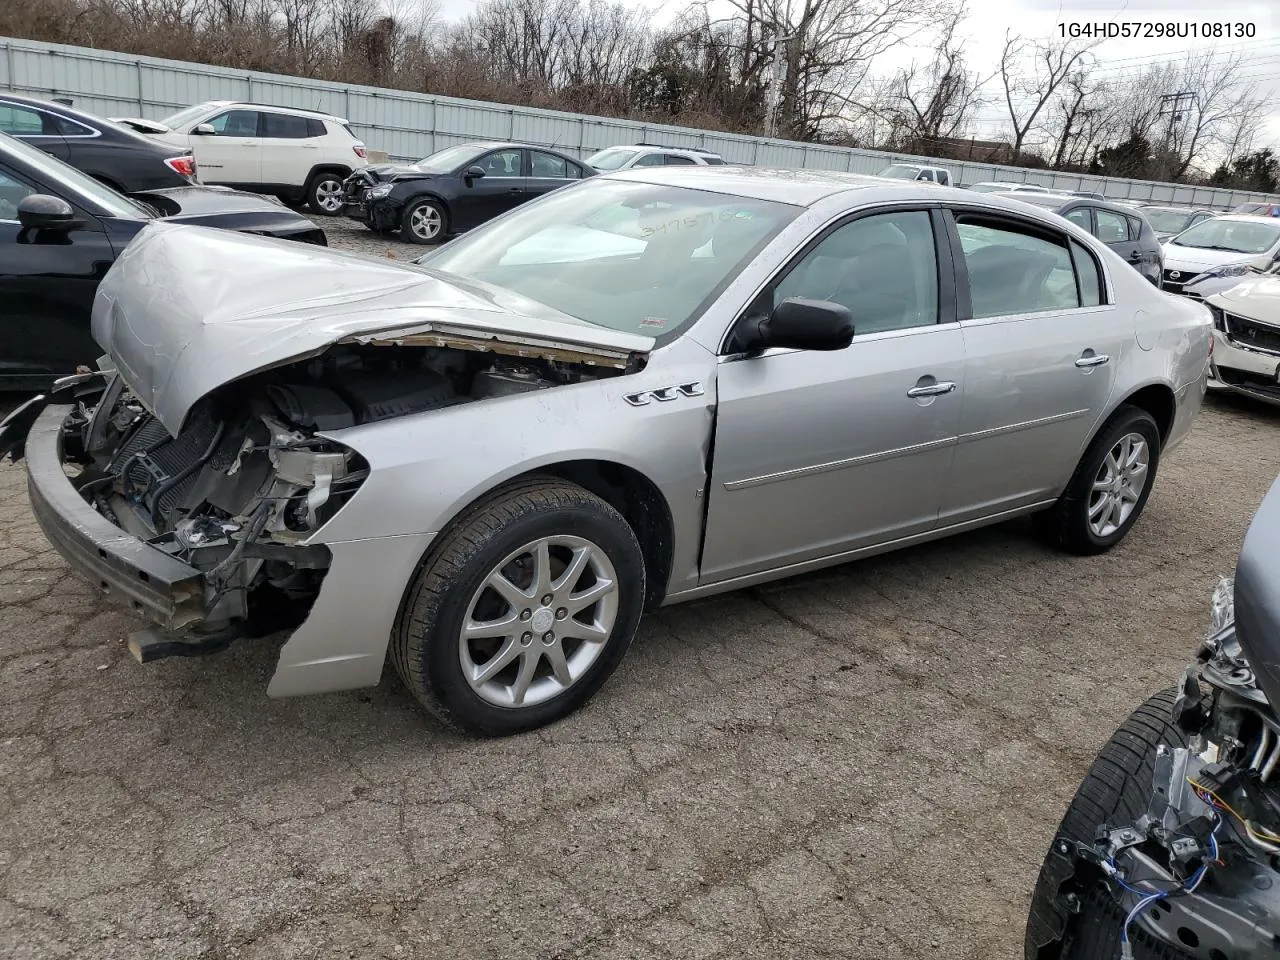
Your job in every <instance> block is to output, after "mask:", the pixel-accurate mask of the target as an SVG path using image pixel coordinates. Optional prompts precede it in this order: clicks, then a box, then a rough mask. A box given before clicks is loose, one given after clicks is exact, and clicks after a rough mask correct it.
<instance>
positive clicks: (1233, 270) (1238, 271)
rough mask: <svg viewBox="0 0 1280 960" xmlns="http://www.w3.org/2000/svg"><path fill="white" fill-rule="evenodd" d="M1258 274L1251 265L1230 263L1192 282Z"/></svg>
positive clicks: (1256, 269) (1208, 271) (1209, 271)
mask: <svg viewBox="0 0 1280 960" xmlns="http://www.w3.org/2000/svg"><path fill="white" fill-rule="evenodd" d="M1258 272H1259V271H1258V268H1257V267H1255V266H1254V265H1253V264H1251V263H1228V264H1225V265H1224V266H1221V267H1214V268H1213V269H1212V270H1206V271H1205V272H1204V273H1202V274H1200V275H1199V276H1198V277H1196V278H1195V280H1192V281H1191V282H1192V283H1195V282H1196V280H1208V279H1211V278H1222V277H1243V276H1247V275H1248V274H1250V273H1258Z"/></svg>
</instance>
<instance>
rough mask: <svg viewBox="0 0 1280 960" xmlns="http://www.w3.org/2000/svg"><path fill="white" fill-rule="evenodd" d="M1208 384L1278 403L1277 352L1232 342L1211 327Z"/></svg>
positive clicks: (1279, 358) (1279, 360) (1279, 368)
mask: <svg viewBox="0 0 1280 960" xmlns="http://www.w3.org/2000/svg"><path fill="white" fill-rule="evenodd" d="M1213 338H1214V344H1213V359H1212V361H1211V364H1210V372H1209V387H1210V388H1211V389H1215V390H1230V391H1232V392H1233V393H1239V394H1243V395H1245V396H1248V397H1252V398H1253V399H1255V400H1261V401H1263V402H1264V403H1274V404H1280V356H1277V355H1276V354H1273V353H1264V352H1262V351H1259V350H1253V349H1251V348H1249V347H1244V346H1240V345H1238V344H1236V343H1235V342H1233V341H1232V340H1231V339H1230V338H1228V337H1227V336H1226V335H1225V334H1224V333H1223V332H1222V331H1221V330H1216V329H1215V330H1214V331H1213Z"/></svg>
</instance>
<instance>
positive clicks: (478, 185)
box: [346, 141, 595, 243]
mask: <svg viewBox="0 0 1280 960" xmlns="http://www.w3.org/2000/svg"><path fill="white" fill-rule="evenodd" d="M594 174H595V171H594V170H592V169H591V168H590V167H588V166H587V165H586V164H584V163H580V162H579V161H577V160H574V159H572V158H571V157H567V156H565V155H564V154H563V153H557V152H556V151H554V150H548V149H546V148H544V147H530V146H526V145H525V144H521V143H496V142H489V141H486V142H480V143H462V144H458V145H457V146H454V147H447V148H446V149H444V150H440V151H438V152H436V153H433V154H432V155H431V156H429V157H427V158H426V159H424V160H419V161H418V162H417V163H413V164H409V165H407V166H396V165H393V164H379V165H376V166H369V167H364V168H363V169H361V170H357V171H356V172H355V173H353V174H352V175H351V176H350V177H348V178H347V181H346V198H347V204H346V212H347V216H349V217H351V218H353V219H355V220H359V221H361V222H362V223H364V224H366V225H367V226H368V227H369V228H370V229H371V230H377V231H379V232H381V233H390V232H392V231H399V233H400V236H401V238H402V239H404V240H406V241H408V242H409V243H439V242H440V241H441V240H443V239H444V238H445V237H446V236H448V235H449V234H451V233H461V232H462V231H463V230H470V229H471V228H472V227H476V226H479V225H480V224H482V223H484V222H485V221H486V220H492V219H493V218H494V217H496V216H498V214H500V213H506V212H507V211H508V210H510V209H511V208H512V207H516V206H519V205H520V204H522V203H524V202H525V201H526V200H532V199H534V198H535V197H540V196H542V195H543V194H544V193H549V192H551V191H552V190H555V189H556V188H558V187H563V186H566V185H568V184H570V183H574V182H576V181H578V180H582V179H584V178H585V177H590V176H593V175H594Z"/></svg>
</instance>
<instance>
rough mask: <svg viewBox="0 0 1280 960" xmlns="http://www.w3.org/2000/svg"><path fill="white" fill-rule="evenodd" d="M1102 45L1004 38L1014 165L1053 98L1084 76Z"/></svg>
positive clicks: (1002, 67) (1004, 81) (1004, 75)
mask: <svg viewBox="0 0 1280 960" xmlns="http://www.w3.org/2000/svg"><path fill="white" fill-rule="evenodd" d="M1100 42H1101V41H1099V40H1095V39H1081V40H1067V41H1065V42H1057V41H1055V40H1046V39H1041V40H1027V39H1024V38H1023V37H1020V36H1015V35H1013V34H1012V33H1006V34H1005V41H1004V49H1003V51H1002V52H1001V54H1000V80H1001V84H1002V86H1003V88H1004V102H1005V107H1006V108H1007V109H1008V112H1009V123H1010V126H1011V127H1012V130H1013V143H1012V147H1013V162H1014V163H1017V162H1018V160H1019V159H1020V158H1021V156H1022V151H1023V148H1024V147H1025V146H1026V143H1027V138H1028V136H1029V135H1030V134H1031V132H1032V130H1033V129H1034V128H1035V126H1036V124H1037V122H1039V121H1040V119H1041V116H1042V115H1043V113H1044V111H1045V108H1046V107H1047V106H1048V105H1049V103H1050V101H1051V100H1052V99H1053V97H1054V95H1055V94H1056V93H1057V92H1058V90H1059V88H1061V86H1062V85H1063V83H1065V82H1066V81H1067V79H1068V78H1069V77H1071V76H1073V75H1075V74H1079V73H1082V72H1084V70H1085V69H1086V68H1087V67H1088V66H1089V65H1090V64H1091V62H1092V50H1093V48H1094V47H1096V46H1097V45H1098V44H1099V43H1100ZM1020 71H1026V72H1020Z"/></svg>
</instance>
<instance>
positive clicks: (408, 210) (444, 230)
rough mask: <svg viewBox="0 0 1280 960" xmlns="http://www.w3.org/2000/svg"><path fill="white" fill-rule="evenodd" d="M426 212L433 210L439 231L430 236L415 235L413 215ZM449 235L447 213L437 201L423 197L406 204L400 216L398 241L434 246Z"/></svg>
mask: <svg viewBox="0 0 1280 960" xmlns="http://www.w3.org/2000/svg"><path fill="white" fill-rule="evenodd" d="M427 210H434V211H435V213H436V216H437V217H439V219H440V229H439V230H438V231H436V233H435V234H434V235H432V236H426V235H423V234H419V233H415V232H414V228H413V219H414V214H416V213H420V212H423V211H427ZM448 233H449V212H448V211H447V210H446V209H445V208H444V205H443V204H441V203H440V202H439V201H437V200H432V199H430V198H427V197H424V198H423V199H421V200H415V201H413V202H412V203H410V204H407V205H406V206H405V208H404V210H403V211H402V212H401V214H400V239H401V240H403V241H404V242H405V243H420V244H423V245H424V246H434V245H435V244H437V243H440V241H442V240H443V239H444V238H445V236H446V235H447V234H448Z"/></svg>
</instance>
